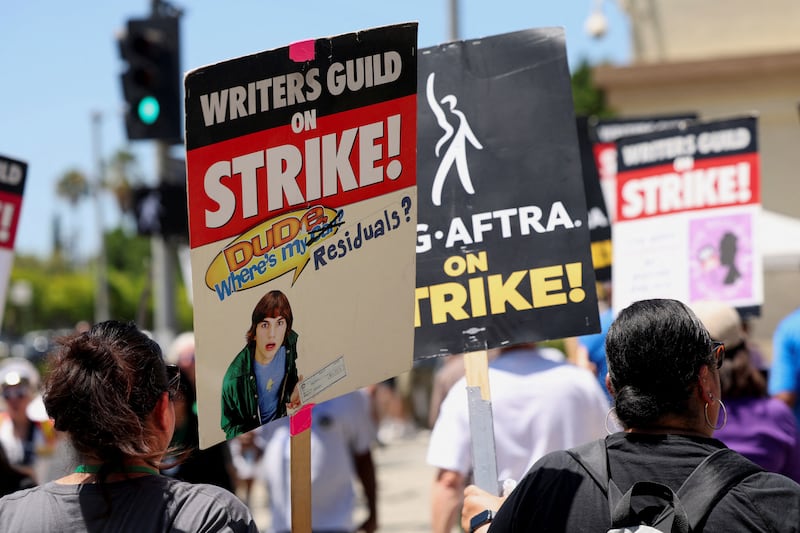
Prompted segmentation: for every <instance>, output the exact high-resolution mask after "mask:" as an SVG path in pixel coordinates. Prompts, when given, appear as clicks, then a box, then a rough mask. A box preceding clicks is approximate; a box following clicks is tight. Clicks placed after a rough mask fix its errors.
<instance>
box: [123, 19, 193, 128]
mask: <svg viewBox="0 0 800 533" xmlns="http://www.w3.org/2000/svg"><path fill="white" fill-rule="evenodd" d="M119 48H120V55H121V56H122V59H123V60H125V61H126V62H127V63H128V66H127V70H126V71H125V72H123V74H122V93H123V95H124V97H125V101H126V102H127V106H128V108H127V111H126V113H125V129H126V130H127V133H128V139H131V140H134V139H160V140H165V141H171V142H175V143H177V142H180V141H181V91H180V88H181V84H180V81H181V80H180V57H179V56H180V46H179V40H178V18H177V17H172V16H159V17H150V18H147V19H131V20H128V26H127V31H126V32H125V34H124V35H122V36H121V37H120V39H119Z"/></svg>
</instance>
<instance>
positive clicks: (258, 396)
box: [220, 290, 302, 439]
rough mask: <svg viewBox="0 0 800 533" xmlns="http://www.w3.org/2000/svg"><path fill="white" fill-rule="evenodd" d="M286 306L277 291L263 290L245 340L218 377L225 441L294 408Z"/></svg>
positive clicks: (293, 343) (292, 336) (293, 342)
mask: <svg viewBox="0 0 800 533" xmlns="http://www.w3.org/2000/svg"><path fill="white" fill-rule="evenodd" d="M293 321H294V317H293V315H292V308H291V306H290V305H289V300H288V298H286V295H285V294H283V293H282V292H281V291H278V290H273V291H269V292H268V293H267V294H265V295H264V296H263V297H262V298H261V299H260V300H259V301H258V303H257V304H256V306H255V308H254V309H253V313H252V316H251V319H250V328H249V329H248V330H247V335H246V339H247V344H246V345H245V347H244V348H242V350H241V351H240V352H239V353H238V354H237V355H236V357H234V359H233V361H232V362H231V364H230V365H229V366H228V370H227V371H226V372H225V377H224V378H223V380H222V416H221V420H220V425H221V427H222V430H223V431H224V432H225V438H227V439H231V438H233V437H235V436H236V435H241V434H242V433H246V432H248V431H250V430H252V429H255V428H257V427H258V426H260V425H262V424H266V423H267V422H270V421H272V420H275V419H276V418H280V417H282V416H286V414H287V407H297V406H298V404H299V391H298V390H296V386H297V384H298V383H299V381H300V380H301V379H302V376H300V377H298V375H297V333H296V332H295V331H294V330H292V322H293Z"/></svg>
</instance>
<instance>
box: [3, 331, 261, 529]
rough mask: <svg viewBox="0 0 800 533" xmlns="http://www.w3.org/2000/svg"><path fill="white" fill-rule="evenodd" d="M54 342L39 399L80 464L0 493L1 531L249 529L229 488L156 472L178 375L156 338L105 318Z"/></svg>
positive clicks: (163, 453) (246, 516) (172, 424)
mask: <svg viewBox="0 0 800 533" xmlns="http://www.w3.org/2000/svg"><path fill="white" fill-rule="evenodd" d="M59 344H60V346H59V349H58V351H57V353H56V354H55V356H54V359H53V360H52V361H51V364H50V369H49V372H48V375H47V381H46V386H45V393H44V403H45V407H46V408H47V412H48V414H49V415H50V416H51V417H52V418H53V420H54V422H55V428H56V429H57V430H59V431H63V432H65V433H66V434H67V435H68V437H69V439H70V442H71V443H72V446H73V447H74V449H75V451H76V452H77V454H78V457H79V458H80V461H81V464H79V465H77V467H76V468H75V470H74V472H73V473H72V474H69V475H67V476H65V477H63V478H61V479H58V480H56V481H52V482H49V483H46V484H44V485H41V486H39V487H36V488H32V489H28V490H25V491H19V492H16V493H14V494H11V495H9V496H6V497H4V498H3V499H0V531H15V532H42V531H243V532H244V531H247V532H251V531H252V532H255V531H257V528H256V524H255V522H254V521H253V518H252V516H251V515H250V512H249V510H248V509H247V507H245V506H244V504H242V502H241V501H239V499H238V498H236V496H234V495H233V494H231V493H230V492H228V491H226V490H224V489H221V488H219V487H216V486H213V485H202V484H198V485H193V484H190V483H186V482H182V481H178V480H175V479H171V478H169V477H166V476H161V475H160V474H159V469H160V468H161V467H163V466H164V464H165V462H164V460H165V456H166V455H167V452H168V447H169V443H170V440H171V439H172V435H173V431H174V427H175V410H174V407H173V404H172V398H173V394H174V391H175V390H176V389H175V387H176V383H177V379H176V378H178V373H177V368H176V367H172V370H170V369H169V368H168V367H167V366H165V364H164V361H163V358H162V354H161V349H160V348H159V346H158V344H157V343H155V342H154V341H153V340H152V339H150V338H149V337H148V336H147V335H145V334H144V333H142V332H141V331H140V330H139V329H137V328H136V326H135V325H134V324H132V323H122V322H117V321H107V322H102V323H100V324H96V325H95V326H93V327H92V328H91V329H90V330H89V331H87V332H85V333H76V334H74V335H71V336H69V337H65V338H63V339H61V340H60V341H59Z"/></svg>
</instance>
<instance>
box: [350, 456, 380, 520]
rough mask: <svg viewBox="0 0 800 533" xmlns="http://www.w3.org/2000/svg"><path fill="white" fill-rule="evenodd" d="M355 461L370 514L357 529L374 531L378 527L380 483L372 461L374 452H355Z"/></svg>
mask: <svg viewBox="0 0 800 533" xmlns="http://www.w3.org/2000/svg"><path fill="white" fill-rule="evenodd" d="M353 463H354V464H355V467H356V475H357V476H358V480H359V481H360V482H361V486H362V487H363V488H364V497H365V498H366V499H367V509H368V511H369V515H368V516H367V519H366V520H365V521H364V523H363V524H361V526H360V527H359V528H358V529H357V531H366V532H367V533H374V532H375V531H377V529H378V484H377V482H376V480H375V463H373V461H372V452H370V451H369V450H367V451H366V452H364V453H360V454H353Z"/></svg>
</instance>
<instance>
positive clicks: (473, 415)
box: [464, 329, 500, 496]
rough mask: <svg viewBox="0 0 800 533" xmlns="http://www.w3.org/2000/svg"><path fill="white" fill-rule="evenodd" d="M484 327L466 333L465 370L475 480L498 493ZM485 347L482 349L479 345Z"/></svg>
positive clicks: (489, 490) (488, 489)
mask: <svg viewBox="0 0 800 533" xmlns="http://www.w3.org/2000/svg"><path fill="white" fill-rule="evenodd" d="M484 332H485V330H484V329H479V330H468V331H466V332H464V335H465V342H464V347H465V350H466V351H465V353H464V371H465V376H466V380H467V402H468V403H469V429H470V435H471V440H472V469H473V477H474V481H475V484H476V485H477V486H478V487H480V488H482V489H483V490H485V491H487V492H490V493H491V494H494V495H495V496H498V495H499V494H500V484H499V482H498V479H497V456H496V452H495V444H494V425H493V422H492V401H491V393H490V391H489V356H488V353H487V350H486V341H485V340H482V339H483V333H484ZM477 348H482V349H477Z"/></svg>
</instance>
